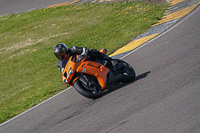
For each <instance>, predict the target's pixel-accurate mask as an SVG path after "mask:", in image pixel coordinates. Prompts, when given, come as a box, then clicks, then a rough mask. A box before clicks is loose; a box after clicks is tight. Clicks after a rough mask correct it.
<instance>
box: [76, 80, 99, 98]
mask: <svg viewBox="0 0 200 133" xmlns="http://www.w3.org/2000/svg"><path fill="white" fill-rule="evenodd" d="M92 84H93V86H94V87H95V91H91V90H88V89H87V87H88V86H86V85H84V84H83V83H82V82H81V81H80V80H79V79H77V80H76V81H75V82H74V88H75V89H76V91H77V92H78V93H80V94H81V95H83V96H85V97H87V98H90V99H97V98H99V97H101V95H102V90H101V87H100V86H99V85H98V84H96V83H95V82H92Z"/></svg>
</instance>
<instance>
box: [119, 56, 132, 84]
mask: <svg viewBox="0 0 200 133" xmlns="http://www.w3.org/2000/svg"><path fill="white" fill-rule="evenodd" d="M117 62H118V63H121V64H122V65H123V67H122V68H121V69H120V71H122V79H121V82H123V83H128V82H131V81H134V79H135V70H134V69H133V68H132V66H131V65H130V64H128V63H127V62H125V61H122V60H119V59H117Z"/></svg>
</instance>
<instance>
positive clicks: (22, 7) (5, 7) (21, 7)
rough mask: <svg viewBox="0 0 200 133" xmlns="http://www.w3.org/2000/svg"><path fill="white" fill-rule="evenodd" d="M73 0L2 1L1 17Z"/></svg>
mask: <svg viewBox="0 0 200 133" xmlns="http://www.w3.org/2000/svg"><path fill="white" fill-rule="evenodd" d="M67 1H72V0H0V16H2V15H6V14H12V13H20V12H27V11H30V10H34V9H40V8H44V7H47V6H51V5H54V4H59V3H64V2H67Z"/></svg>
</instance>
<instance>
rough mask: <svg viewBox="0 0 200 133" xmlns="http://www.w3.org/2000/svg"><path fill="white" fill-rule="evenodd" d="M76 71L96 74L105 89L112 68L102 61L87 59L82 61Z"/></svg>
mask: <svg viewBox="0 0 200 133" xmlns="http://www.w3.org/2000/svg"><path fill="white" fill-rule="evenodd" d="M76 71H77V72H79V73H86V74H89V75H93V76H95V77H96V78H97V80H98V81H99V84H100V86H101V89H102V90H103V88H105V86H106V79H107V74H108V72H109V71H110V70H109V69H108V68H107V67H105V66H103V65H102V64H100V63H97V62H91V61H85V62H82V63H81V65H80V66H79V67H78V68H77V70H76Z"/></svg>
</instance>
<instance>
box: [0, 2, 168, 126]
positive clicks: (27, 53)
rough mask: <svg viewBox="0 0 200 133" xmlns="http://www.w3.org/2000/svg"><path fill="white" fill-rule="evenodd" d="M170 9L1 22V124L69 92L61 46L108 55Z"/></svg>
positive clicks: (55, 12) (142, 7) (45, 13)
mask: <svg viewBox="0 0 200 133" xmlns="http://www.w3.org/2000/svg"><path fill="white" fill-rule="evenodd" d="M167 7H168V5H166V4H164V5H155V4H147V3H140V2H121V3H108V4H88V3H87V4H80V5H70V6H63V7H57V8H50V9H41V10H36V11H31V12H26V13H21V14H12V15H7V16H4V17H0V56H1V60H0V61H1V63H0V67H1V70H0V84H1V87H0V97H1V99H0V123H3V122H5V121H6V120H8V119H10V118H12V117H14V116H16V115H18V114H19V113H21V112H23V111H25V110H27V109H29V108H31V107H33V106H35V105H37V104H38V103H40V102H42V101H44V100H45V99H47V98H49V97H51V96H53V95H55V94H56V93H58V92H60V91H62V90H64V89H65V88H66V86H65V85H63V84H62V82H61V73H60V72H59V71H58V69H57V66H56V64H57V59H56V58H55V57H54V55H53V48H54V46H55V45H56V44H57V43H62V42H63V43H65V44H67V46H68V47H70V46H73V45H75V46H82V47H88V48H89V49H92V48H95V49H101V48H107V49H108V52H109V53H112V52H114V51H115V50H116V49H118V48H119V47H122V46H124V45H126V44H127V43H128V42H129V41H130V40H132V39H134V38H135V37H136V36H138V35H140V34H141V33H143V32H144V31H145V30H146V29H148V28H150V27H151V25H153V24H155V23H156V22H157V21H158V20H160V19H161V18H162V16H163V15H164V12H165V10H166V9H167Z"/></svg>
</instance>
